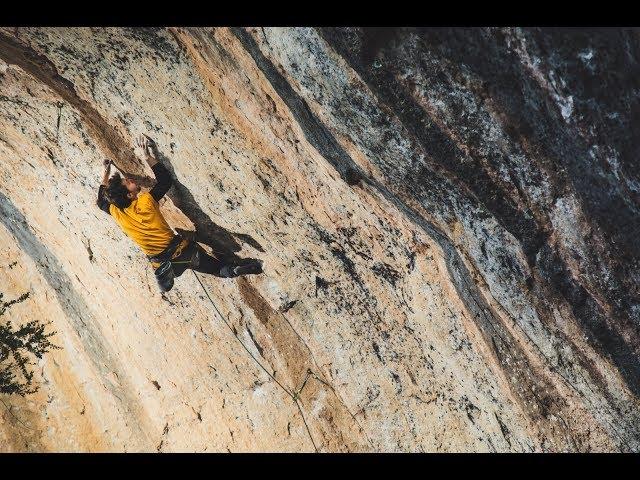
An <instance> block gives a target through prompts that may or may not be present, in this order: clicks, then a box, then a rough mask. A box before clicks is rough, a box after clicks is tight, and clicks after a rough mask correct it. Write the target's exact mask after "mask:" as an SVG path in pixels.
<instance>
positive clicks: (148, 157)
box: [134, 133, 158, 166]
mask: <svg viewBox="0 0 640 480" xmlns="http://www.w3.org/2000/svg"><path fill="white" fill-rule="evenodd" d="M134 143H135V146H136V147H138V148H139V149H140V150H141V151H142V158H143V160H145V161H146V162H147V163H148V164H149V165H150V166H153V165H154V164H156V163H157V162H158V161H157V160H156V157H155V155H154V154H153V150H152V149H151V145H150V142H149V137H147V136H146V135H145V134H144V133H142V134H140V136H139V137H138V138H136V140H135V142H134Z"/></svg>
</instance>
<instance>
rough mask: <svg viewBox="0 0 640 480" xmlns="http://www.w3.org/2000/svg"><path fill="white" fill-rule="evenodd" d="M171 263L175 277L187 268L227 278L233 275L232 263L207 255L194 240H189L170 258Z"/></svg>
mask: <svg viewBox="0 0 640 480" xmlns="http://www.w3.org/2000/svg"><path fill="white" fill-rule="evenodd" d="M196 254H197V255H196ZM171 265H172V266H173V273H174V275H175V276H176V277H179V276H180V275H182V274H183V273H184V272H185V270H187V269H188V268H190V269H191V270H195V271H196V272H201V273H209V274H211V275H215V276H216V277H222V278H229V277H233V276H234V274H233V264H231V263H229V262H225V261H224V260H220V259H217V258H215V257H213V256H211V255H209V254H208V253H207V252H206V251H205V250H204V248H202V247H201V246H200V245H198V243H197V242H194V241H191V242H189V244H188V245H187V246H186V247H185V248H184V250H182V252H181V253H180V255H179V256H177V257H176V258H173V259H172V260H171Z"/></svg>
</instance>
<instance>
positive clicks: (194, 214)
mask: <svg viewBox="0 0 640 480" xmlns="http://www.w3.org/2000/svg"><path fill="white" fill-rule="evenodd" d="M149 143H150V145H151V147H152V148H153V150H154V151H155V153H156V157H157V158H158V160H159V161H160V163H162V164H163V165H164V166H165V167H166V168H167V170H168V171H169V173H170V174H171V178H172V180H173V186H172V187H171V190H170V191H169V194H168V196H169V198H171V200H172V201H173V203H174V205H175V206H176V207H178V208H179V209H180V210H181V211H182V212H183V213H184V214H185V215H186V216H187V217H188V218H189V220H191V221H192V222H193V224H194V225H195V226H196V232H195V240H196V241H198V242H200V243H202V244H204V245H207V246H209V247H210V248H211V249H212V250H213V253H214V255H215V256H216V257H218V258H221V259H224V260H227V261H231V262H233V263H234V264H236V265H245V264H248V263H252V262H255V261H258V259H254V258H241V257H239V256H238V255H237V254H236V252H239V251H240V250H241V249H242V246H241V244H240V242H244V243H246V244H248V245H250V246H251V247H253V248H255V249H256V250H258V251H259V252H264V249H263V248H262V246H261V245H260V244H259V243H258V242H257V241H256V240H255V239H254V238H253V237H252V236H250V235H248V234H244V233H235V232H230V231H228V230H226V229H225V228H223V227H221V226H220V225H218V224H216V223H215V222H214V221H213V220H211V217H209V215H207V214H206V213H205V212H204V211H203V210H202V209H201V208H200V206H199V205H198V203H197V202H196V200H195V199H194V197H193V194H192V193H191V191H190V190H189V188H187V187H186V186H185V185H184V184H183V183H182V182H180V181H179V180H178V178H177V176H176V173H175V169H174V168H173V165H172V164H171V160H170V159H169V157H167V156H166V155H165V154H164V153H162V152H161V151H160V150H159V149H158V145H157V144H156V143H155V142H153V141H150V142H149ZM238 240H239V241H240V242H239V241H238Z"/></svg>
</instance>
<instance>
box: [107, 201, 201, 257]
mask: <svg viewBox="0 0 640 480" xmlns="http://www.w3.org/2000/svg"><path fill="white" fill-rule="evenodd" d="M109 213H110V214H111V216H112V217H113V218H114V219H115V221H116V222H117V223H118V225H120V228H122V231H124V233H125V234H126V235H127V236H128V237H129V238H131V240H133V241H134V242H135V243H136V244H137V245H138V246H139V247H140V248H141V249H142V251H143V252H144V253H145V255H157V254H159V253H160V252H162V251H163V250H164V249H165V248H167V246H168V245H169V243H170V242H171V240H172V239H173V237H174V236H175V233H173V230H172V229H171V227H170V226H169V224H168V223H167V221H166V220H165V219H164V217H163V216H162V213H161V212H160V207H159V205H158V202H156V200H155V198H153V196H151V193H149V192H145V193H141V194H140V195H138V198H136V199H135V200H134V201H132V202H131V205H129V206H128V207H127V208H125V209H124V210H120V209H119V208H118V207H116V206H115V205H113V204H111V205H110V206H109ZM187 243H188V240H186V239H185V240H183V241H182V242H181V244H180V245H179V246H178V248H177V250H176V252H175V253H174V254H173V257H172V258H175V257H177V256H178V255H180V253H181V252H182V249H183V248H184V247H185V245H186V244H187ZM158 265H159V264H157V263H153V266H154V267H156V268H157V266H158Z"/></svg>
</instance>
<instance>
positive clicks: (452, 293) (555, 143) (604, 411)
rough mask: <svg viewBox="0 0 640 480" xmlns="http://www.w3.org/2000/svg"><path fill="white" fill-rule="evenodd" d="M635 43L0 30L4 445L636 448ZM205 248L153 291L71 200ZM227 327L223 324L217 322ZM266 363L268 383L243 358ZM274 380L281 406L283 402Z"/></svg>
mask: <svg viewBox="0 0 640 480" xmlns="http://www.w3.org/2000/svg"><path fill="white" fill-rule="evenodd" d="M639 61H640V37H639V36H638V31H637V30H631V31H627V30H615V29H610V30H604V31H598V30H589V31H586V30H585V31H582V30H577V29H573V30H568V31H564V30H550V29H542V30H539V29H506V28H500V29H433V30H432V29H360V28H319V29H313V28H208V29H207V28H202V29H185V28H168V29H139V28H138V29H104V28H79V29H68V28H6V27H5V28H2V29H0V118H1V122H0V271H1V272H2V273H1V274H2V279H3V281H2V283H1V285H0V291H2V292H3V293H4V294H5V296H6V297H7V298H15V297H17V296H19V295H20V294H22V293H24V292H26V291H29V292H31V297H30V299H29V301H27V302H23V303H21V304H18V305H16V306H15V307H14V308H12V310H11V315H12V320H14V321H18V322H19V321H20V320H21V319H25V320H26V319H27V318H34V317H36V318H41V319H43V320H52V321H53V326H54V328H55V330H56V331H57V332H58V333H57V335H56V337H55V339H54V341H55V342H56V343H57V344H58V345H59V346H61V347H62V349H61V350H56V351H53V352H51V353H50V354H48V355H47V356H46V357H45V358H44V359H43V361H42V362H41V363H40V364H39V365H38V368H37V371H38V375H39V382H40V385H41V389H40V391H39V392H38V393H36V394H34V395H32V396H27V397H25V398H21V397H4V398H2V400H3V403H4V405H0V409H2V412H1V413H0V422H1V423H0V450H1V451H156V450H157V451H232V452H235V451H314V450H317V451H322V452H328V451H414V452H415V451H525V452H528V451H639V450H640V413H639V412H640V410H639V408H638V407H639V406H640V405H639V401H638V400H639V396H640V341H639V340H640V289H639V285H640V244H639V243H638V241H637V238H638V237H639V236H640V223H639V219H640V215H639V210H640V195H639V194H640V174H639V172H640V170H639V169H638V162H637V158H638V155H639V154H640V151H639V145H640V138H639V135H640V129H639V128H638V126H639V125H638V118H639V114H640V75H639V73H640V63H639ZM139 133H146V134H147V135H149V136H150V137H151V138H153V139H154V140H155V142H156V144H157V146H158V149H159V153H160V157H161V161H162V162H163V163H164V164H165V165H166V166H167V167H168V168H169V169H170V171H171V172H172V175H173V177H174V182H175V183H174V187H173V188H172V189H171V190H170V192H169V194H168V197H167V199H166V200H163V201H162V209H163V211H164V212H165V213H166V216H167V218H168V220H169V221H170V223H171V225H172V226H173V227H175V228H185V229H191V230H193V229H195V230H196V231H197V232H198V233H197V235H198V239H199V241H200V242H201V243H202V244H203V245H205V246H206V248H208V249H213V250H214V251H225V252H231V253H233V254H236V255H238V256H240V257H253V258H260V259H262V260H263V261H264V269H265V273H264V274H263V275H260V276H250V277H242V278H239V279H219V278H215V277H207V276H202V275H201V276H200V277H199V278H200V279H201V280H202V282H203V284H204V286H205V287H206V289H207V290H206V291H207V292H208V293H209V295H211V299H212V300H213V301H214V303H215V306H216V307H217V308H218V309H219V310H220V312H221V313H222V315H223V316H224V317H225V318H224V320H226V321H227V322H228V323H229V325H231V327H232V328H231V329H228V328H227V326H226V325H225V323H223V321H222V319H221V318H220V317H218V315H217V313H216V311H215V310H214V308H213V306H212V305H211V303H209V300H208V298H207V296H206V293H205V291H203V289H202V288H201V286H200V284H199V283H198V279H197V278H196V277H195V276H194V275H193V274H192V273H191V272H187V273H186V274H185V275H183V276H182V277H180V278H179V279H177V281H176V286H175V287H174V289H173V290H171V291H170V292H168V293H167V294H164V295H161V294H160V293H159V291H158V289H157V287H156V285H155V279H154V276H153V272H152V271H151V269H150V266H149V264H148V262H147V260H146V259H145V257H144V256H143V255H142V254H141V252H140V251H139V250H138V248H137V247H136V246H135V245H134V244H133V243H132V242H131V241H130V240H129V239H128V238H127V237H125V236H124V235H123V233H122V232H121V231H120V230H119V228H118V227H117V225H116V224H115V223H114V222H113V221H112V220H111V219H110V218H109V217H108V216H107V215H106V214H105V213H104V212H102V211H100V210H99V209H98V208H97V207H96V205H95V198H96V190H97V185H98V183H99V181H100V175H101V163H102V160H103V159H104V158H111V159H113V160H114V161H115V163H116V165H117V166H118V168H119V169H121V170H122V171H125V172H127V173H129V174H130V175H134V176H136V177H137V178H139V179H140V180H141V181H142V182H143V183H144V185H146V186H150V185H151V184H152V182H153V178H152V176H151V170H150V169H149V168H148V167H146V166H143V163H142V162H140V161H139V160H137V159H136V157H135V155H134V153H133V149H132V146H131V145H132V140H133V138H135V136H137V135H138V134H139ZM232 330H233V331H232ZM234 335H236V336H237V337H238V339H239V340H241V341H242V342H243V343H244V344H245V345H246V346H247V347H248V348H249V350H250V351H251V353H252V354H253V355H254V356H255V357H256V358H257V359H258V360H259V361H260V362H261V363H262V364H263V365H264V366H265V368H266V369H267V370H269V371H270V372H273V373H274V375H275V377H276V379H277V380H278V382H279V383H280V384H281V385H282V387H281V386H280V385H279V384H278V383H277V382H275V381H273V380H272V379H271V378H270V377H269V376H268V375H267V374H266V373H265V372H264V371H263V370H261V369H260V368H259V366H258V365H257V364H256V363H255V362H254V360H253V359H252V358H251V357H250V356H249V355H248V353H247V352H246V351H245V350H243V348H242V346H241V345H240V343H239V342H238V341H237V339H236V338H234ZM285 389H286V390H287V391H289V392H294V397H295V399H297V401H296V400H294V398H292V397H291V396H290V395H289V394H287V392H286V391H285Z"/></svg>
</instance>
